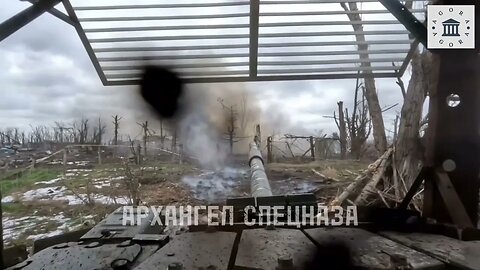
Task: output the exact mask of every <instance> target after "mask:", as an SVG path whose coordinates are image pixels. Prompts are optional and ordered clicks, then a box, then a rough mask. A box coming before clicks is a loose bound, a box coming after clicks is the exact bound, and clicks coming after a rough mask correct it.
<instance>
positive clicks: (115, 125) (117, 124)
mask: <svg viewBox="0 0 480 270" xmlns="http://www.w3.org/2000/svg"><path fill="white" fill-rule="evenodd" d="M112 118H113V128H114V129H113V130H114V131H113V132H114V133H113V144H114V145H118V129H119V128H120V120H122V117H119V116H118V114H117V115H114V116H112Z"/></svg>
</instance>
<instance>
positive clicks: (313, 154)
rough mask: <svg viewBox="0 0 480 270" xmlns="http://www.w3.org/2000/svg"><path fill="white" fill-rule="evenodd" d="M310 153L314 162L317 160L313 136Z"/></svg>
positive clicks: (311, 137)
mask: <svg viewBox="0 0 480 270" xmlns="http://www.w3.org/2000/svg"><path fill="white" fill-rule="evenodd" d="M310 153H311V154H312V160H315V144H314V143H313V136H310Z"/></svg>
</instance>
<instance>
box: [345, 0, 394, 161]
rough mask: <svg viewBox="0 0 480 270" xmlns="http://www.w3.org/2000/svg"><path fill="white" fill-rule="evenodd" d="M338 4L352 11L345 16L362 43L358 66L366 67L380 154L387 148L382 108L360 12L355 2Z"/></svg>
mask: <svg viewBox="0 0 480 270" xmlns="http://www.w3.org/2000/svg"><path fill="white" fill-rule="evenodd" d="M340 5H341V6H342V8H343V9H344V10H345V11H347V12H349V11H353V12H352V13H348V14H347V16H348V19H349V20H350V22H351V23H352V27H353V30H354V31H355V32H356V33H357V34H356V35H355V38H356V40H357V42H359V43H362V44H359V45H358V52H359V55H360V60H361V61H362V62H361V64H360V66H361V67H362V68H365V69H366V70H365V71H363V74H364V75H365V96H366V100H367V103H368V108H369V113H370V117H371V120H372V125H373V139H374V144H375V148H376V150H377V152H378V154H379V155H382V154H383V153H384V152H385V151H386V150H387V137H386V135H385V125H384V123H383V117H382V109H381V107H380V102H379V101H378V95H377V90H376V87H375V79H374V77H373V74H372V71H371V70H370V68H371V67H372V65H371V62H370V61H369V59H370V57H369V54H368V45H366V44H364V43H365V41H366V39H365V35H364V34H362V32H363V24H362V23H361V22H362V18H361V17H360V14H359V13H358V12H356V11H358V6H357V3H356V2H348V6H347V4H346V3H344V2H342V3H340ZM354 12H355V13H354Z"/></svg>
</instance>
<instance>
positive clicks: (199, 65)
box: [102, 57, 404, 71]
mask: <svg viewBox="0 0 480 270" xmlns="http://www.w3.org/2000/svg"><path fill="white" fill-rule="evenodd" d="M403 60H404V58H403V57H388V58H373V59H337V60H318V61H315V60H314V61H263V62H262V61H261V62H259V63H258V66H290V65H293V66H295V65H301V66H309V65H335V64H357V63H364V62H369V63H370V62H371V63H392V62H403ZM248 65H249V62H247V61H242V62H218V63H196V64H168V63H165V66H167V67H169V68H209V67H240V66H245V67H246V66H248ZM102 68H103V70H105V71H109V70H143V69H144V68H145V65H144V64H142V65H125V66H121V65H118V66H103V67H102Z"/></svg>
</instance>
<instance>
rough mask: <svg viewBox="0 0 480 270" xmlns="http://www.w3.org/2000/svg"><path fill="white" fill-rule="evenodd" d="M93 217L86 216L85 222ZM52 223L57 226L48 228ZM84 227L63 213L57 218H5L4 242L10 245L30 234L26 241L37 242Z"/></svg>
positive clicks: (56, 216)
mask: <svg viewBox="0 0 480 270" xmlns="http://www.w3.org/2000/svg"><path fill="white" fill-rule="evenodd" d="M93 217H94V216H93V215H90V216H85V217H83V220H88V219H93ZM52 222H53V223H55V224H56V225H55V227H54V228H50V227H47V225H48V224H50V226H52V225H51V224H52ZM82 226H83V225H82V224H81V223H76V222H74V221H73V220H72V219H71V218H67V217H65V216H64V215H63V213H62V212H60V213H58V214H57V215H55V216H26V217H20V218H14V217H3V240H4V242H5V243H6V244H9V243H11V242H12V241H13V240H15V239H18V238H19V237H20V236H21V235H22V234H25V233H28V234H29V235H28V236H27V238H26V239H27V240H32V241H35V240H38V239H41V238H46V237H52V236H55V235H59V234H62V233H64V232H67V231H74V230H77V229H79V228H81V227H82ZM52 229H53V230H52ZM40 231H43V232H40ZM45 231H48V232H45ZM37 232H38V233H37Z"/></svg>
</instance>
